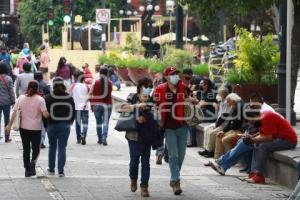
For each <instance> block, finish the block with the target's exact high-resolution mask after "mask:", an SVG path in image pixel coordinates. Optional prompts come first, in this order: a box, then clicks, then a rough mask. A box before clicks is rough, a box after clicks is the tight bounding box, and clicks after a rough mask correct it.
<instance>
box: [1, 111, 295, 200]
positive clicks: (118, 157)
mask: <svg viewBox="0 0 300 200" xmlns="http://www.w3.org/2000/svg"><path fill="white" fill-rule="evenodd" d="M116 117H117V114H116V113H114V114H113V116H112V119H111V126H110V132H109V140H108V143H109V145H108V146H107V147H103V146H99V145H97V144H96V141H97V138H96V133H95V120H94V117H93V114H92V113H91V115H90V125H89V132H88V139H87V145H86V146H82V145H77V144H75V143H76V142H75V141H76V138H75V131H74V127H73V129H72V133H71V136H70V140H69V146H68V149H67V156H68V157H67V164H66V177H65V178H58V177H56V176H46V175H45V171H46V170H47V150H48V149H43V150H42V152H41V155H40V158H39V162H38V166H39V167H38V168H39V169H38V174H39V176H38V178H36V177H34V178H24V177H23V176H24V169H23V165H22V152H21V145H20V144H19V139H20V138H19V136H18V133H14V137H13V138H14V140H13V142H12V143H11V144H4V143H3V140H2V141H1V142H0V194H1V195H0V200H1V199H3V200H4V199H5V200H15V199H26V200H27V199H28V200H44V199H49V200H50V199H57V200H62V199H66V200H67V199H70V200H71V199H72V200H92V199H93V200H95V199H101V200H102V199H103V200H107V199H116V200H122V199H128V200H129V199H140V195H139V191H138V192H137V193H131V192H130V191H129V178H128V147H127V144H126V140H125V138H124V133H118V132H116V131H114V129H113V127H114V124H115V122H116V120H115V119H116ZM198 150H199V149H198V148H192V149H188V151H187V156H186V160H185V162H184V166H183V170H182V175H183V176H182V187H183V190H184V193H183V195H182V196H179V197H175V196H173V194H172V193H171V189H170V188H169V186H168V184H169V169H168V166H167V165H166V164H165V163H164V164H163V165H162V166H157V165H155V163H154V160H155V156H154V155H155V154H154V152H153V153H152V157H151V179H150V188H149V190H150V192H151V198H150V199H161V200H163V199H195V200H196V199H197V200H213V199H261V200H267V199H285V198H286V197H287V195H288V194H289V193H290V190H288V189H286V188H283V187H281V186H278V185H275V184H272V183H271V184H268V185H252V184H247V183H244V182H242V181H240V180H239V179H238V178H237V177H238V176H241V174H239V173H238V168H233V169H231V170H230V171H228V175H226V176H219V175H217V174H216V173H215V172H214V171H212V170H211V169H210V168H206V167H204V166H203V163H205V162H207V159H204V158H201V157H199V156H198V154H197V151H198Z"/></svg>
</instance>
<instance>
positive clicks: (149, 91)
mask: <svg viewBox="0 0 300 200" xmlns="http://www.w3.org/2000/svg"><path fill="white" fill-rule="evenodd" d="M151 92H152V88H145V87H143V95H145V96H150V94H151Z"/></svg>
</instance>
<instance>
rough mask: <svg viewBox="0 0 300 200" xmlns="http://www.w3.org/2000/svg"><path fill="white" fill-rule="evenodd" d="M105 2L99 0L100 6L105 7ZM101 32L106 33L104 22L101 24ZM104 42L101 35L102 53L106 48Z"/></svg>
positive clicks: (104, 0)
mask: <svg viewBox="0 0 300 200" xmlns="http://www.w3.org/2000/svg"><path fill="white" fill-rule="evenodd" d="M105 4H106V0H101V7H102V8H105ZM102 32H103V33H104V34H106V25H105V24H102ZM105 42H106V41H103V40H102V37H101V44H102V45H101V46H102V50H103V53H105V50H106V47H105Z"/></svg>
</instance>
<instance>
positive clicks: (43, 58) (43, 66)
mask: <svg viewBox="0 0 300 200" xmlns="http://www.w3.org/2000/svg"><path fill="white" fill-rule="evenodd" d="M49 64H50V56H49V54H48V48H46V46H45V45H41V46H40V68H39V70H40V71H41V72H42V73H43V75H44V76H45V78H46V80H48V67H49Z"/></svg>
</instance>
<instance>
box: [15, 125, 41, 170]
mask: <svg viewBox="0 0 300 200" xmlns="http://www.w3.org/2000/svg"><path fill="white" fill-rule="evenodd" d="M20 134H21V138H22V144H23V162H24V168H25V169H29V167H30V149H32V158H31V161H32V162H34V163H36V161H37V159H38V157H39V154H40V144H41V131H40V130H39V131H35V130H26V129H22V128H21V129H20Z"/></svg>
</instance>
